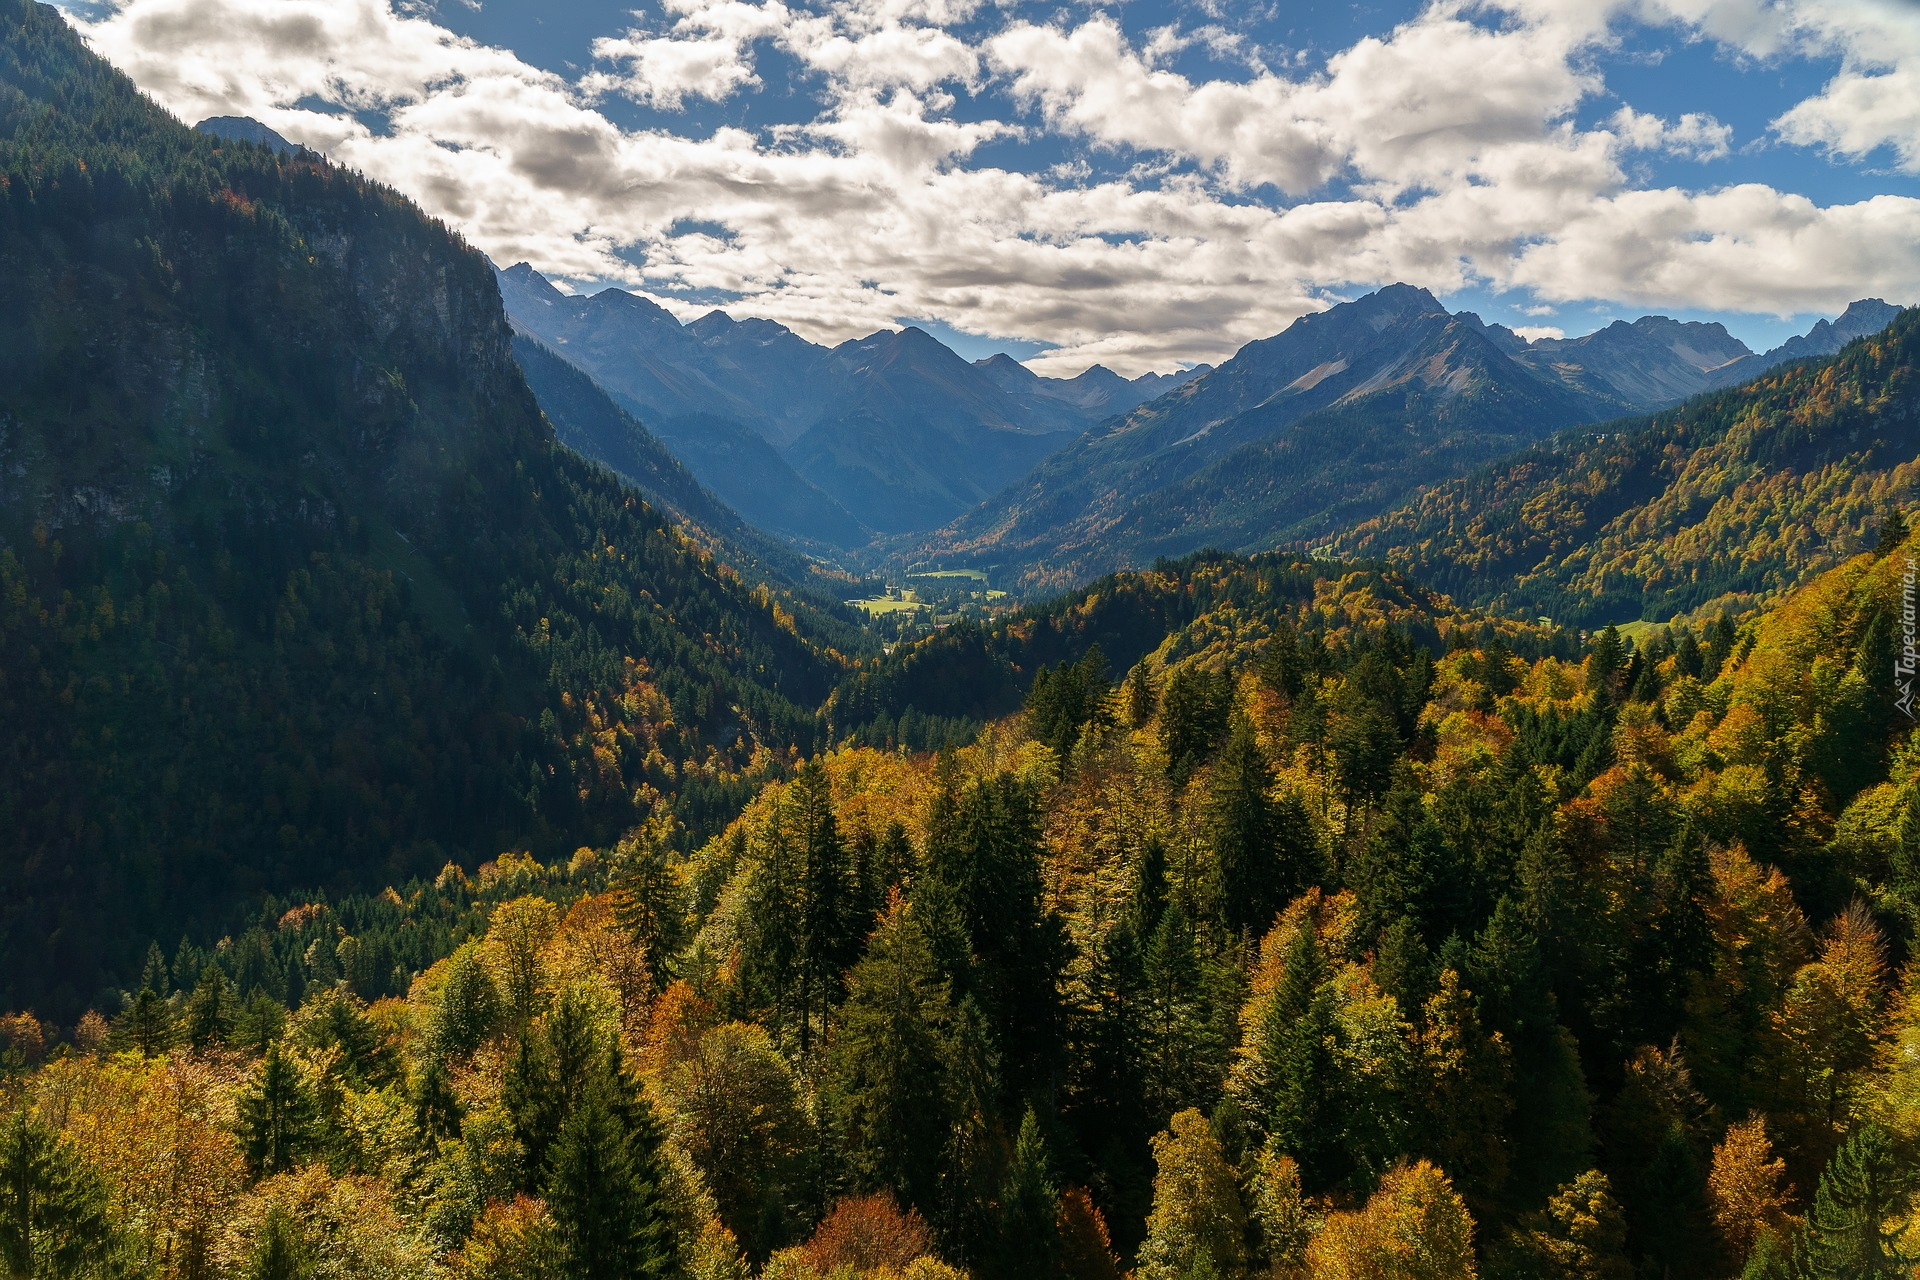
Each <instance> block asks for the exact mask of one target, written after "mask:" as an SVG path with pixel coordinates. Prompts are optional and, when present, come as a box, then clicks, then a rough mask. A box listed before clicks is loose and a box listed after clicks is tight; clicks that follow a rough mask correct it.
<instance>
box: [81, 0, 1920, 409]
mask: <svg viewBox="0 0 1920 1280" xmlns="http://www.w3.org/2000/svg"><path fill="white" fill-rule="evenodd" d="M68 8H69V12H70V13H73V14H75V15H76V17H77V18H78V19H80V20H81V22H82V23H83V25H84V27H85V29H86V31H87V33H88V35H89V36H90V38H91V39H92V40H93V42H94V44H95V46H96V48H99V49H100V50H101V51H102V52H103V53H105V54H107V56H108V57H110V58H112V59H114V60H115V61H116V62H117V63H118V64H119V65H121V66H122V67H123V68H124V69H126V70H127V71H128V72H129V73H130V74H131V75H133V76H134V78H135V79H136V81H138V82H139V83H141V85H142V86H143V87H145V88H147V89H148V91H149V92H151V93H153V94H154V95H155V96H156V97H157V98H158V99H159V100H160V101H161V102H163V103H164V104H166V105H168V106H170V107H172V108H173V109H174V110H176V111H177V112H178V113H180V114H181V115H182V116H183V117H185V118H189V119H197V118H200V117H202V116H205V115H210V114H224V113H230V114H245V115H253V116H255V117H257V118H259V119H262V120H264V121H266V122H267V123H269V124H271V125H273V126H274V127H276V128H278V129H280V131H281V132H283V133H285V134H287V135H288V136H290V137H293V138H296V139H298V140H300V141H303V142H306V143H308V144H309V145H312V146H315V147H317V148H319V149H322V150H325V151H328V152H329V153H330V154H333V155H334V156H336V158H339V159H341V160H342V161H343V162H345V163H349V164H353V165H356V166H357V167H360V168H362V169H364V170H365V171H367V172H368V173H370V174H372V175H373V176H375V177H379V178H381V179H383V180H385V181H389V182H392V183H394V184H395V185H396V186H399V187H400V188H401V189H403V190H405V191H407V192H408V193H409V194H411V195H413V196H414V197H415V198H416V199H418V200H419V201H420V202H421V203H422V204H423V205H425V206H426V207H427V208H428V209H429V210H431V211H433V212H435V213H437V214H439V215H440V216H442V217H445V218H446V219H447V220H448V221H450V222H452V223H454V224H455V225H457V226H459V227H460V228H461V229H462V230H463V231H465V232H466V234H467V235H468V236H469V237H470V238H471V239H472V240H473V241H474V242H475V243H476V244H477V245H479V247H481V248H482V249H484V250H486V251H487V252H488V253H489V254H490V255H492V256H493V257H494V258H495V260H496V261H498V262H500V263H501V264H502V265H507V264H508V263H510V262H513V261H518V260H522V259H525V260H529V261H532V262H533V263H534V264H535V265H536V266H537V267H539V268H540V269H541V270H542V271H544V272H546V273H547V274H548V275H549V276H551V277H553V278H555V279H556V280H558V281H561V282H562V283H563V284H564V285H565V286H566V287H571V288H576V289H594V288H602V287H607V286H608V285H611V284H618V285H621V286H622V287H628V288H635V289H639V290H642V291H645V292H648V293H650V294H652V295H654V296H656V297H658V298H660V299H661V300H662V301H663V302H665V303H666V304H667V305H669V306H670V307H672V308H673V309H675V310H676V311H677V312H679V313H680V314H682V315H683V316H691V315H693V314H697V313H698V312H699V311H700V310H704V309H706V308H708V307H712V306H723V307H725V308H726V309H727V310H729V311H731V312H733V313H734V314H737V315H749V314H758V315H768V316H772V317H773V318H775V319H778V320H781V321H782V322H784V323H787V324H789V325H791V326H792V327H794V328H795V329H796V330H798V331H800V332H802V333H804V334H806V335H807V336H809V337H812V338H816V339H820V340H826V341H836V340H840V339H843V338H846V337H850V336H855V335H858V334H862V333H866V332H870V331H871V330H872V329H874V328H876V327H880V326H882V325H887V324H896V323H904V322H913V323H920V324H922V325H924V326H925V327H927V328H929V329H930V330H932V331H933V332H935V333H936V334H939V335H940V336H942V337H943V338H946V339H947V340H949V341H950V342H953V343H954V344H955V345H956V346H958V347H960V348H961V349H963V351H964V352H965V353H966V354H969V355H976V356H977V355H980V354H984V353H985V352H988V351H992V350H1008V351H1011V352H1013V353H1014V354H1015V355H1017V356H1020V357H1022V358H1028V359H1030V360H1031V361H1032V363H1034V364H1035V367H1037V368H1041V369H1042V370H1043V371H1045V372H1055V373H1071V372H1074V371H1076V370H1077V369H1078V368H1080V367H1084V365H1086V364H1088V363H1091V362H1093V361H1095V360H1099V361H1102V362H1104V363H1107V364H1109V365H1112V366H1113V367H1116V368H1119V369H1121V370H1122V371H1124V372H1128V373H1134V372H1139V371H1142V370H1144V369H1147V368H1161V369H1167V368H1172V367H1176V366H1177V365H1179V364H1182V363H1191V362H1195V361H1199V360H1218V359H1220V358H1221V357H1223V356H1224V355H1226V354H1229V353H1230V352H1231V351H1232V350H1233V349H1234V348H1235V347H1237V346H1238V345H1239V344H1240V343H1242V342H1245V341H1247V340H1249V339H1252V338H1256V337H1260V336H1264V335H1265V334H1267V333H1271V332H1274V331H1276V330H1278V329H1279V328H1282V327H1284V326H1285V324H1286V323H1288V322H1290V321H1291V319H1293V318H1295V317H1297V316H1298V315H1300V314H1303V313H1304V312H1306V311H1309V310H1313V309H1317V308H1319V307H1324V306H1326V305H1329V304H1330V303H1332V302H1335V301H1339V300H1341V299H1344V298H1351V297H1355V296H1358V295H1359V294H1362V293H1365V292H1367V291H1369V290H1370V289H1372V288H1375V287H1377V286H1379V285H1381V284H1385V283H1389V282H1391V281H1393V280H1399V279H1404V280H1408V281H1411V282H1412V283H1416V284H1421V285H1424V286H1426V287H1428V288H1430V289H1432V290H1433V291H1434V292H1435V293H1436V294H1437V295H1439V296H1440V297H1441V298H1442V300H1443V301H1445V302H1446V303H1447V304H1448V305H1449V306H1451V307H1453V308H1455V309H1471V310H1476V311H1478V312H1480V313H1481V315H1483V316H1484V317H1485V318H1487V319H1489V320H1497V321H1500V322H1504V323H1507V324H1510V325H1513V326H1514V327H1516V328H1522V329H1526V330H1538V331H1540V332H1543V333H1547V332H1553V331H1556V330H1557V331H1560V332H1564V333H1568V334H1576V333H1582V332H1587V331H1589V330H1591V329H1593V328H1596V327H1599V326H1600V325H1603V324H1605V323H1608V322H1610V321H1611V320H1614V319H1631V318H1633V317H1635V316H1638V315H1642V314H1646V313H1649V312H1659V313H1663V314H1668V315H1675V316H1680V317H1682V318H1688V319H1717V320H1720V321H1722V322H1723V323H1725V324H1726V325H1727V326H1728V328H1729V329H1731V330H1732V331H1733V332H1734V333H1735V334H1736V335H1738V336H1740V337H1741V338H1743V339H1744V340H1746V341H1747V342H1748V343H1749V345H1752V346H1754V347H1756V348H1764V347H1766V346H1770V345H1773V344H1775V343H1777V342H1778V341H1780V340H1781V339H1782V338H1783V337H1784V336H1785V335H1787V334H1789V333H1792V332H1798V331H1801V330H1804V329H1805V328H1806V327H1807V325H1808V324H1809V323H1810V322H1811V320H1812V319H1813V318H1815V317H1816V316H1820V315H1831V314H1834V313H1836V312H1837V311H1838V310H1839V309H1840V308H1841V307H1843V306H1844V305H1845V304H1846V302H1848V301H1850V300H1851V299H1853V298H1855V297H1862V296H1882V297H1885V298H1887V299H1888V300H1890V301H1894V302H1908V301H1914V300H1920V3H1915V2H1914V0H1500V2H1499V3H1475V2H1472V0H1442V2H1440V3H1425V4H1418V3H1399V2H1389V0H1362V2H1356V3H1328V4H1316V3H1298V2H1294V3H1288V2H1285V0H1271V2H1270V3H1265V4H1235V3H1229V2H1228V0H1129V2H1128V3H1122V4H1107V5H1094V4H1083V3H1070V4H1024V3H1012V2H1006V3H997V4H996V3H991V2H990V0H788V2H783V0H648V3H646V4H644V5H642V6H641V7H639V8H637V9H636V8H634V7H633V6H632V5H631V4H620V3H605V2H604V0H576V2H573V3H567V4H553V3H539V4H536V3H526V2H524V0H479V3H472V2H471V0H437V3H395V0H97V2H95V3H92V4H82V3H80V0H73V3H70V4H69V6H68Z"/></svg>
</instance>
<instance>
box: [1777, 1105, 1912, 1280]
mask: <svg viewBox="0 0 1920 1280" xmlns="http://www.w3.org/2000/svg"><path fill="white" fill-rule="evenodd" d="M1916 1183H1920V1177H1916V1171H1915V1170H1914V1168H1913V1165H1912V1164H1911V1163H1910V1162H1909V1161H1908V1160H1906V1159H1905V1158H1903V1157H1902V1156H1901V1155H1900V1153H1899V1152H1898V1151H1897V1150H1896V1149H1895V1147H1894V1144H1893V1139H1892V1137H1891V1136H1890V1135H1889V1134H1888V1133H1887V1131H1886V1130H1885V1129H1883V1128H1881V1127H1880V1126H1879V1125H1877V1124H1874V1123H1873V1122H1871V1121H1868V1122H1865V1123H1863V1124H1861V1125H1859V1126H1858V1127H1856V1128H1855V1129H1854V1131H1853V1132H1852V1133H1850V1134H1848V1135H1847V1140H1846V1141H1845V1142H1843V1143H1841V1144H1840V1149H1839V1150H1838V1151H1836V1152H1835V1153H1834V1156H1833V1160H1832V1161H1831V1162H1830V1163H1829V1164H1828V1165H1827V1168H1826V1172H1825V1173H1823V1174H1821V1175H1820V1186H1819V1189H1818V1190H1817V1191H1815V1192H1814V1197H1813V1209H1812V1211H1811V1212H1810V1213H1808V1215H1807V1225H1806V1232H1805V1235H1804V1236H1803V1238H1802V1240H1801V1243H1800V1248H1799V1249H1798V1250H1796V1256H1795V1259H1794V1261H1795V1264H1796V1270H1797V1271H1798V1272H1799V1274H1800V1275H1802V1276H1805V1277H1806V1278H1807V1280H1880V1278H1881V1277H1885V1278H1886V1280H1894V1277H1900V1278H1901V1280H1907V1278H1909V1277H1911V1276H1912V1275H1913V1269H1914V1266H1915V1264H1916V1263H1920V1254H1917V1253H1914V1252H1910V1251H1909V1250H1907V1249H1906V1248H1905V1247H1903V1245H1902V1243H1901V1239H1900V1237H1901V1235H1902V1234H1903V1232H1904V1228H1905V1225H1906V1221H1907V1214H1908V1210H1909V1208H1910V1206H1911V1203H1912V1200H1913V1192H1914V1189H1915V1186H1916Z"/></svg>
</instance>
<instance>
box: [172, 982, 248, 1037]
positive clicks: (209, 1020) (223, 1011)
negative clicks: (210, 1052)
mask: <svg viewBox="0 0 1920 1280" xmlns="http://www.w3.org/2000/svg"><path fill="white" fill-rule="evenodd" d="M234 1004H235V1001H234V993H233V984H232V983H230V982H228V981H227V975H226V974H225V973H223V972H222V971H221V969H220V966H219V965H217V964H214V963H213V962H212V961H208V962H207V965H206V967H205V968H203V969H201V971H200V979H199V981H198V982H196V983H194V987H193V994H191V995H190V996H188V997H187V1007H186V1010H185V1013H184V1014H183V1015H182V1017H181V1020H180V1021H181V1031H182V1033H183V1034H184V1035H185V1037H186V1041H187V1043H188V1044H189V1045H191V1046H193V1048H195V1049H197V1050H205V1049H210V1048H213V1047H215V1046H217V1045H225V1044H227V1043H228V1042H229V1041H231V1040H232V1038H233V1028H234V1017H235V1012H234Z"/></svg>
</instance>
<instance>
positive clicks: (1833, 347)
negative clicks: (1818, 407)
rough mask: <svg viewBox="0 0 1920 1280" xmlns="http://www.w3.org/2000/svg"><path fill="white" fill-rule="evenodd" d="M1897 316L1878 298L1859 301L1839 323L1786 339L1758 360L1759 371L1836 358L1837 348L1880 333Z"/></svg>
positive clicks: (1895, 310) (1823, 323) (1821, 325)
mask: <svg viewBox="0 0 1920 1280" xmlns="http://www.w3.org/2000/svg"><path fill="white" fill-rule="evenodd" d="M1899 314H1900V308H1899V307H1896V306H1891V305H1889V304H1888V303H1886V302H1883V301H1881V300H1880V299H1879V298H1863V299H1862V300H1860V301H1859V302H1856V303H1853V304H1852V305H1851V306H1849V307H1848V308H1847V309H1846V310H1845V311H1844V312H1842V313H1841V314H1840V318H1839V319H1837V320H1833V321H1827V320H1822V321H1820V322H1819V323H1818V324H1816V325H1814V326H1813V328H1811V329H1809V330H1808V331H1807V332H1806V333H1804V334H1802V335H1800V336H1798V337H1793V338H1788V339H1787V340H1786V341H1785V342H1783V343H1781V344H1780V345H1779V346H1777V347H1775V348H1774V349H1773V350H1771V351H1769V352H1767V354H1766V355H1764V356H1762V357H1761V361H1762V367H1763V368H1769V369H1770V368H1772V367H1773V366H1774V365H1777V364H1785V363H1786V362H1787V361H1789V360H1807V359H1812V358H1817V357H1819V356H1830V355H1836V354H1838V353H1839V351H1840V348H1842V347H1844V346H1846V345H1847V344H1848V343H1849V342H1852V341H1853V340H1854V339H1855V338H1864V337H1866V336H1867V335H1868V334H1872V333H1878V332H1880V331H1881V330H1882V329H1884V328H1886V327H1887V326H1888V325H1890V324H1892V323H1893V320H1894V317H1895V316H1897V315H1899Z"/></svg>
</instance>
